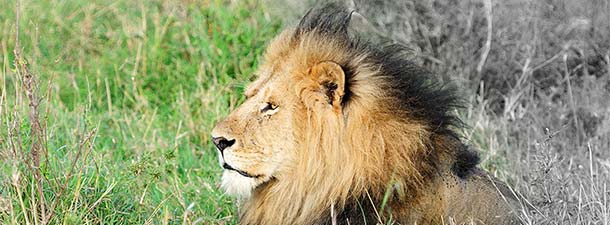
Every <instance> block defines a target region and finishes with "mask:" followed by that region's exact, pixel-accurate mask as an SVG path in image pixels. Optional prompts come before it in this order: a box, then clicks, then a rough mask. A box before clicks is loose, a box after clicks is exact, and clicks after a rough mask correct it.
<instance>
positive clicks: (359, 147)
mask: <svg viewBox="0 0 610 225" xmlns="http://www.w3.org/2000/svg"><path fill="white" fill-rule="evenodd" d="M351 15H352V13H351V12H350V11H348V10H346V9H345V8H342V7H339V6H336V5H332V4H331V5H326V6H325V7H324V8H323V10H313V11H310V12H309V13H308V14H307V15H306V16H305V17H304V18H303V19H302V20H301V22H300V23H299V24H298V26H296V28H293V29H287V30H285V31H284V32H282V33H281V34H280V35H279V36H278V37H277V38H276V39H275V40H273V41H272V42H271V43H270V44H269V47H268V49H267V51H266V52H265V55H264V60H263V61H262V63H261V65H260V66H259V69H258V72H257V73H256V75H257V79H256V80H255V81H254V82H252V83H251V84H250V85H249V86H248V87H247V90H246V92H245V95H246V97H247V99H246V100H245V101H244V103H243V104H242V105H241V106H239V107H238V108H237V109H235V111H233V112H232V113H231V114H230V115H229V116H227V118H225V119H224V120H222V121H220V122H219V123H218V124H217V126H216V127H215V128H214V130H213V131H212V136H213V137H212V138H213V142H214V143H215V145H216V146H217V147H218V150H219V158H220V159H219V160H220V164H221V165H222V166H223V168H224V169H225V170H224V173H223V177H222V187H223V188H224V189H225V190H226V191H227V192H228V193H230V194H233V195H238V196H241V197H242V198H244V199H245V208H246V209H244V211H245V212H244V214H243V215H242V222H244V221H246V222H244V223H275V224H288V223H295V224H299V222H308V221H311V219H312V216H313V215H321V214H322V213H325V212H326V211H327V210H328V208H329V207H331V206H332V207H336V208H338V209H341V208H343V207H344V206H345V204H348V202H349V201H350V200H353V199H359V198H362V196H364V195H365V194H366V195H368V196H369V197H371V198H374V199H379V198H382V197H383V196H380V195H383V193H384V191H385V190H386V189H387V188H388V185H389V184H392V185H393V186H392V187H393V190H395V193H396V195H397V196H398V198H403V199H408V198H410V197H412V196H415V192H416V190H419V189H421V185H422V184H423V183H424V182H425V181H426V179H427V177H429V174H431V173H433V172H432V171H434V169H437V168H438V167H439V166H442V165H441V164H439V163H438V161H439V158H440V157H443V155H442V154H441V153H440V152H441V150H440V149H436V148H435V147H434V145H433V144H432V139H433V138H435V137H436V136H438V135H445V134H450V133H451V131H450V130H449V128H448V127H449V126H451V125H452V124H454V123H455V122H456V119H455V117H454V116H452V114H451V113H450V112H449V111H450V109H451V108H452V107H454V106H455V105H456V98H455V95H453V94H452V92H451V90H448V89H446V88H443V87H442V86H441V85H439V84H438V82H437V81H436V80H434V79H433V76H430V74H429V73H427V72H426V71H424V70H421V69H419V67H418V66H416V65H415V64H414V63H413V62H411V61H408V60H405V59H404V57H403V56H404V55H403V53H404V49H402V48H401V47H399V46H395V45H388V46H385V47H379V48H377V47H373V46H372V45H371V44H369V43H367V42H366V41H360V40H359V39H357V38H353V37H351V36H350V34H348V25H349V23H350V18H351ZM265 210H266V211H270V210H271V211H273V213H264V212H263V211H265ZM270 221H273V222H270Z"/></svg>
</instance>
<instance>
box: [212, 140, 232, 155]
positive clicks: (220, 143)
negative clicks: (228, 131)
mask: <svg viewBox="0 0 610 225" xmlns="http://www.w3.org/2000/svg"><path fill="white" fill-rule="evenodd" d="M212 142H214V145H216V148H217V149H218V151H220V153H222V151H224V150H225V149H226V148H228V147H231V145H233V144H235V139H231V140H227V139H226V138H225V137H212Z"/></svg>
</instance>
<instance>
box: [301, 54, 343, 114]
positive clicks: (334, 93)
mask: <svg viewBox="0 0 610 225" xmlns="http://www.w3.org/2000/svg"><path fill="white" fill-rule="evenodd" d="M309 72H310V76H311V78H312V79H314V81H315V82H317V84H318V85H319V87H320V88H319V89H318V90H319V91H320V92H321V94H323V95H324V96H325V97H326V99H327V101H328V104H330V105H331V106H332V107H333V109H334V110H335V111H336V112H339V111H340V109H341V99H342V98H343V95H344V94H345V73H344V72H343V68H341V66H340V65H339V64H337V63H335V62H331V61H325V62H321V63H318V64H316V65H315V66H313V67H311V68H310V70H309Z"/></svg>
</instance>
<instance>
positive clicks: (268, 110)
mask: <svg viewBox="0 0 610 225" xmlns="http://www.w3.org/2000/svg"><path fill="white" fill-rule="evenodd" d="M276 109H277V105H276V104H273V103H271V102H267V103H265V106H264V107H263V108H262V109H261V113H271V112H273V111H275V110H276Z"/></svg>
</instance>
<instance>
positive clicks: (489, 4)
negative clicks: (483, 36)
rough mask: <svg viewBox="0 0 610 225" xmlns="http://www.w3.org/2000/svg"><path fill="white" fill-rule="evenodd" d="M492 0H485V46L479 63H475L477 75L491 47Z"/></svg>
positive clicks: (481, 69)
mask: <svg viewBox="0 0 610 225" xmlns="http://www.w3.org/2000/svg"><path fill="white" fill-rule="evenodd" d="M491 1H492V0H487V1H485V13H486V15H487V40H486V41H485V46H484V48H483V54H481V61H479V65H477V73H478V74H479V76H480V75H481V71H483V66H484V65H485V61H487V55H489V51H490V49H491V38H492V35H493V32H492V31H493V30H492V28H493V26H492V24H493V17H492V4H493V3H492V2H491Z"/></svg>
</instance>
